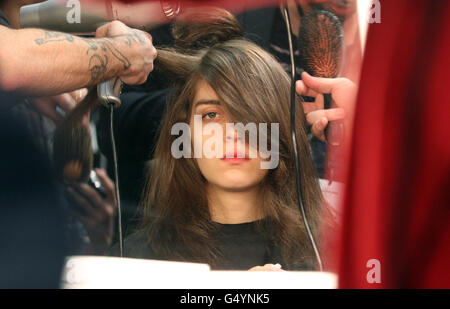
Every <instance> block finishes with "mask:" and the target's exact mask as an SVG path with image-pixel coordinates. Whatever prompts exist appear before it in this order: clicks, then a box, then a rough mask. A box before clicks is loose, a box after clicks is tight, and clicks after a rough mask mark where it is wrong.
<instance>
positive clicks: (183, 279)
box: [61, 256, 337, 289]
mask: <svg viewBox="0 0 450 309" xmlns="http://www.w3.org/2000/svg"><path fill="white" fill-rule="evenodd" d="M61 287H62V288H67V289H77V288H83V289H97V288H102V289H111V288H112V289H115V288H125V289H136V288H137V289H139V288H145V289H321V288H323V289H333V288H336V287H337V278H336V276H335V275H334V274H330V273H320V272H291V271H286V272H248V271H210V267H209V266H208V265H206V264H193V263H181V262H166V261H155V260H140V259H129V258H123V259H122V258H116V257H87V256H78V257H70V258H68V260H67V263H66V267H65V269H64V274H63V278H62V286H61Z"/></svg>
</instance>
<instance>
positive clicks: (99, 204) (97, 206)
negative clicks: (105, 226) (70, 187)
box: [75, 184, 113, 221]
mask: <svg viewBox="0 0 450 309" xmlns="http://www.w3.org/2000/svg"><path fill="white" fill-rule="evenodd" d="M75 187H76V189H77V190H78V192H79V193H80V194H82V195H83V196H84V198H85V199H87V200H88V201H90V203H91V205H92V206H93V207H94V211H96V213H97V214H98V215H99V217H100V219H101V220H102V221H103V220H106V219H107V218H109V217H110V216H112V215H113V211H112V206H108V204H107V203H105V201H104V200H103V198H102V197H101V196H100V194H99V193H98V192H97V191H95V189H94V188H92V187H90V186H89V185H87V184H77V185H76V186H75Z"/></svg>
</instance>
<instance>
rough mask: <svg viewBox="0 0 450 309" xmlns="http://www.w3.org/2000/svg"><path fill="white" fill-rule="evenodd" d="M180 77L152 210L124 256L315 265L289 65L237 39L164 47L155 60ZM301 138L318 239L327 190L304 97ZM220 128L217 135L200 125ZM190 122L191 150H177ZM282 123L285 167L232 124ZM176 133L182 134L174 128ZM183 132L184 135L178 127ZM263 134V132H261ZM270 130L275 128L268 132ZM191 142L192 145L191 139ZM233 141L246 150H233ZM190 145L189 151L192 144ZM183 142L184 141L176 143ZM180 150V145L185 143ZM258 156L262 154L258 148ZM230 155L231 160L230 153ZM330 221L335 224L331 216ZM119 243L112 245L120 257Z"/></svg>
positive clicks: (152, 177) (152, 184)
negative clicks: (192, 48)
mask: <svg viewBox="0 0 450 309" xmlns="http://www.w3.org/2000/svg"><path fill="white" fill-rule="evenodd" d="M155 67H156V68H157V69H159V70H161V71H162V72H165V73H166V74H167V75H168V76H170V79H171V80H172V81H173V83H174V89H175V90H174V91H173V93H172V95H171V97H170V98H169V100H168V103H167V109H166V112H165V116H164V120H163V122H162V125H161V127H160V134H159V139H158V142H157V144H156V147H155V151H154V156H153V162H152V168H151V171H150V172H149V175H148V179H147V184H146V186H145V188H144V190H143V199H142V203H141V206H142V207H143V209H144V212H143V213H144V215H143V219H142V223H141V226H140V228H139V230H138V231H136V233H134V234H133V235H131V236H130V237H128V238H127V239H126V240H125V246H124V256H125V257H134V258H147V259H163V260H174V261H189V262H200V263H208V264H209V265H211V267H212V268H213V269H237V270H248V269H252V270H255V269H256V270H260V269H267V270H270V269H271V268H270V267H266V268H264V267H261V266H262V265H268V264H271V265H273V264H280V266H281V268H282V269H285V270H312V269H315V256H314V252H313V249H312V246H311V244H310V241H309V239H308V236H307V234H306V230H305V227H304V225H303V222H302V220H301V216H300V213H299V210H298V200H297V193H296V183H295V179H296V177H295V162H294V159H293V146H292V141H291V134H290V113H289V103H290V79H289V77H288V75H287V74H286V73H285V71H284V70H283V68H282V67H281V65H280V64H279V63H278V62H277V61H276V60H275V59H274V58H273V57H272V56H271V55H270V54H269V53H267V52H266V51H264V50H263V49H262V48H260V47H258V46H257V45H255V44H253V43H250V42H248V41H246V40H242V39H234V40H229V41H225V42H221V43H218V44H215V45H214V46H212V47H206V48H203V49H201V50H200V51H197V52H192V53H191V52H186V51H185V50H183V52H177V51H175V50H169V49H160V50H159V51H158V61H157V64H156V66H155ZM298 103H299V104H298V109H297V115H296V119H297V123H296V131H297V138H298V140H297V144H298V151H299V156H300V162H299V163H300V172H301V175H300V180H301V186H302V193H303V201H304V204H305V207H306V212H307V216H308V220H309V222H310V225H311V226H312V230H313V234H314V235H315V236H316V239H319V237H318V236H319V234H318V231H319V225H320V224H321V222H320V221H324V220H320V218H322V217H323V216H325V217H326V214H327V213H326V212H324V211H322V207H321V206H322V196H321V191H320V188H319V185H318V181H317V175H316V172H315V169H314V167H313V164H312V160H311V155H310V151H309V146H308V141H307V137H306V132H305V116H304V113H303V111H302V108H301V104H300V101H299V102H298ZM198 119H199V121H200V123H201V126H202V127H203V128H205V127H207V125H209V124H215V125H216V127H217V126H218V127H221V128H222V129H223V130H222V134H221V135H215V134H212V132H208V131H207V130H202V129H198V125H196V120H198ZM182 123H184V124H186V126H188V127H189V128H190V137H191V138H190V141H189V143H191V144H188V145H186V144H184V145H183V147H187V148H189V149H190V151H188V150H189V149H184V148H183V149H182V150H183V151H186V152H190V154H191V156H188V157H186V156H185V157H181V158H180V157H179V156H176V155H174V154H173V151H172V150H173V148H174V147H173V146H174V145H175V144H174V143H176V140H177V139H178V138H180V136H179V135H172V131H173V128H174V127H176V125H177V124H182ZM230 123H243V124H251V123H253V124H256V126H257V127H258V126H259V124H266V125H267V127H268V128H271V127H272V124H278V133H279V134H278V138H277V139H276V140H271V141H270V142H269V145H268V149H275V147H272V148H271V146H274V145H275V144H277V145H278V152H277V153H276V155H277V157H278V164H277V165H275V166H273V168H272V169H262V168H261V166H262V163H264V161H267V160H268V159H265V158H264V157H262V156H261V155H258V156H256V157H254V156H251V155H250V153H251V152H252V149H253V150H254V148H256V149H257V150H259V151H262V150H261V149H260V148H261V147H260V146H261V145H259V147H258V145H256V146H255V145H254V144H251V143H249V141H248V140H247V139H243V138H242V136H238V135H237V134H236V132H235V131H229V132H227V130H226V127H227V124H230ZM175 131H176V130H175ZM175 133H178V132H175ZM259 133H261V132H259ZM267 136H271V132H270V133H268V134H267ZM211 140H213V142H214V145H218V144H220V143H222V144H223V145H225V147H223V149H221V150H220V149H219V147H218V146H216V147H217V148H216V149H215V150H216V154H217V157H214V158H208V157H206V156H205V154H204V153H202V154H203V155H202V156H195V157H194V152H195V149H196V147H198V146H199V145H201V146H203V149H206V148H208V147H207V146H208V145H211V143H210V142H211ZM191 141H192V142H191ZM228 145H233V146H234V147H233V148H234V149H236V150H238V149H239V148H238V145H241V146H244V147H243V148H242V149H244V150H243V151H242V149H241V150H239V151H241V152H242V153H240V154H241V155H242V157H243V158H238V153H237V151H232V152H231V153H230V151H229V148H228ZM189 146H190V147H189ZM175 148H176V147H175ZM178 150H180V149H178ZM257 153H258V154H260V152H258V151H257ZM230 157H231V158H230ZM325 221H328V219H327V220H325ZM117 247H118V246H115V247H114V249H113V250H112V253H113V254H114V255H116V254H118V250H117V249H118V248H117Z"/></svg>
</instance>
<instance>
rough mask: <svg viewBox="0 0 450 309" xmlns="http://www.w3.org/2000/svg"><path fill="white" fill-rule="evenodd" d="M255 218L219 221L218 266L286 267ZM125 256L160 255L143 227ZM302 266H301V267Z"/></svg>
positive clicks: (131, 239) (127, 244)
mask: <svg viewBox="0 0 450 309" xmlns="http://www.w3.org/2000/svg"><path fill="white" fill-rule="evenodd" d="M257 222H258V221H255V222H248V223H241V224H219V223H217V224H218V225H219V232H218V233H217V236H216V237H215V241H216V243H217V245H218V246H219V249H220V250H221V252H222V254H223V258H224V262H223V264H222V265H219V266H218V267H212V269H214V270H248V269H250V268H252V267H254V266H263V265H265V264H276V263H279V264H281V265H282V267H283V268H284V269H285V268H286V266H285V264H284V263H283V260H282V258H281V251H280V250H279V248H277V247H275V246H274V245H273V244H272V243H271V242H270V241H269V240H267V239H266V238H264V237H263V235H261V233H260V232H258V231H257V230H256V224H257ZM110 253H111V255H113V256H119V255H120V253H119V246H118V245H117V244H116V245H114V246H113V247H112V249H111V252H110ZM123 253H124V254H123V255H124V257H129V258H138V259H160V258H159V257H158V256H157V255H156V254H155V253H154V252H153V251H152V249H151V248H150V247H149V245H148V244H147V239H146V235H145V233H144V232H143V231H140V232H137V233H134V234H132V235H130V236H129V237H127V238H126V239H125V241H124V252H123ZM299 270H300V269H299Z"/></svg>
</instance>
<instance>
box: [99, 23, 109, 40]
mask: <svg viewBox="0 0 450 309" xmlns="http://www.w3.org/2000/svg"><path fill="white" fill-rule="evenodd" d="M110 28H111V23H107V24H105V25H103V26H100V27H98V28H97V30H96V31H95V37H96V38H103V37H105V36H107V35H108V32H109V29H110Z"/></svg>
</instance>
